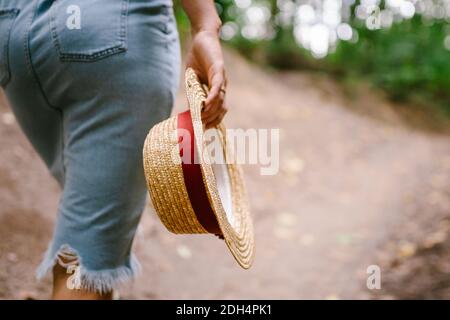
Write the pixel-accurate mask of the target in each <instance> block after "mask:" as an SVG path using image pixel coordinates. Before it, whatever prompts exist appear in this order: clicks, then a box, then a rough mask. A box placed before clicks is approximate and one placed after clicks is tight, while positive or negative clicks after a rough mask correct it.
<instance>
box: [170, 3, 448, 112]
mask: <svg viewBox="0 0 450 320" xmlns="http://www.w3.org/2000/svg"><path fill="white" fill-rule="evenodd" d="M177 2H179V0H175V4H177ZM215 2H216V5H217V9H218V13H219V15H220V17H221V19H222V21H223V23H226V22H229V21H233V22H236V25H242V20H240V19H242V17H241V16H239V15H237V14H236V10H234V9H235V8H234V7H235V2H234V1H233V0H216V1H215ZM265 3H266V4H269V7H270V10H271V15H272V16H271V18H270V20H269V24H271V26H272V28H273V30H274V35H273V37H272V38H271V39H270V40H267V39H262V40H252V39H248V38H245V37H243V36H242V34H241V33H239V32H238V33H237V34H236V36H234V37H233V38H231V39H229V40H227V41H226V43H227V44H228V45H229V46H231V47H233V48H235V49H237V50H238V51H239V52H240V53H241V54H242V55H244V56H246V57H247V58H249V59H251V60H252V61H255V62H256V63H259V64H261V65H263V66H266V67H267V66H268V67H273V68H277V69H289V70H298V69H303V70H304V69H309V70H314V71H321V72H327V73H329V74H331V75H333V76H336V77H338V78H340V79H342V80H344V81H345V80H350V81H348V82H351V83H355V80H356V81H358V79H364V80H368V81H370V82H371V83H373V84H374V85H376V86H377V87H379V88H382V89H383V90H385V91H386V92H387V93H388V95H389V96H390V97H391V98H392V99H394V100H396V101H413V102H418V103H421V104H423V105H425V106H429V107H430V110H439V112H440V113H442V114H443V115H444V116H446V117H450V51H449V50H448V49H446V48H445V47H444V38H445V37H446V35H449V34H450V25H449V23H448V22H445V20H435V21H425V22H424V20H423V19H422V17H421V16H417V15H416V16H415V17H413V18H412V19H407V20H403V21H401V22H394V24H393V25H392V26H391V27H390V28H388V29H379V30H369V29H367V28H366V26H365V25H364V21H361V20H358V19H357V18H355V17H354V15H353V16H352V18H351V20H350V21H349V23H350V25H351V26H352V28H353V29H354V30H356V31H357V34H358V40H357V41H356V42H355V41H339V42H338V43H337V46H336V48H335V49H334V50H332V51H331V52H330V53H329V54H328V55H327V56H326V57H325V58H322V59H316V58H314V57H313V56H312V55H311V54H310V52H309V51H308V50H306V49H304V48H302V47H301V46H299V45H298V44H297V42H296V40H295V38H294V32H293V26H292V24H291V25H284V26H280V25H278V24H277V23H275V16H276V14H277V13H278V8H277V1H276V0H270V1H265ZM354 8H355V6H353V8H352V10H354ZM176 15H177V20H178V23H179V26H180V31H181V34H182V36H183V34H186V33H187V32H188V30H189V21H188V19H187V17H186V15H185V14H184V12H183V11H182V10H181V7H180V6H176ZM436 107H438V108H436Z"/></svg>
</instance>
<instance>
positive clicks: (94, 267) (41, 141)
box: [0, 0, 226, 299]
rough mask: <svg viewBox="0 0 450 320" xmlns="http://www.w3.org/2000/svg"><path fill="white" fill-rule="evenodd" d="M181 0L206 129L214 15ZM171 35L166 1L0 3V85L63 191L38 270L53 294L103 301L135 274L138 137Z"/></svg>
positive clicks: (173, 42) (170, 52)
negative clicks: (202, 86) (203, 91)
mask: <svg viewBox="0 0 450 320" xmlns="http://www.w3.org/2000/svg"><path fill="white" fill-rule="evenodd" d="M182 3H183V7H184V10H185V11H186V13H187V15H188V17H189V19H190V21H191V26H192V47H191V49H190V51H189V54H188V59H187V66H188V67H192V68H194V70H195V71H196V72H197V74H198V75H199V77H200V79H201V80H202V81H204V82H205V83H207V84H208V86H209V88H210V91H209V94H208V97H207V99H206V102H205V109H204V113H203V119H204V122H205V123H206V125H207V126H214V125H216V124H218V123H219V122H220V121H221V120H222V118H223V116H224V115H225V113H226V108H225V106H224V94H225V90H224V88H225V72H224V65H223V57H222V52H221V48H220V43H219V37H218V33H219V28H220V20H219V18H218V16H217V14H216V11H215V7H214V3H213V1H212V0H207V1H206V0H185V1H182ZM178 41H179V40H178V33H177V30H176V25H175V20H174V16H173V10H172V3H171V1H170V0H70V1H69V0H0V84H1V86H2V87H3V88H4V90H5V93H6V96H7V98H8V100H9V103H10V105H11V107H12V109H13V111H14V113H15V115H16V118H17V120H18V122H19V123H20V125H21V127H22V129H23V131H24V132H25V134H26V135H27V137H28V138H29V140H30V141H31V143H32V144H33V146H34V147H35V148H36V150H37V152H38V153H39V154H40V156H41V157H42V159H43V160H44V161H45V163H46V165H47V166H48V168H49V170H50V172H51V173H52V175H53V176H54V177H55V178H56V179H57V181H58V182H59V184H60V185H61V186H62V189H63V192H62V196H61V200H60V204H59V210H58V211H59V212H58V218H57V222H56V226H55V231H54V236H53V239H52V241H51V243H50V246H49V249H48V251H47V253H46V255H45V258H44V260H43V262H42V264H41V266H40V267H39V269H38V276H43V275H45V274H46V273H47V272H48V271H53V280H54V285H53V295H52V297H53V298H54V299H109V298H111V297H112V291H113V290H114V289H115V288H116V286H117V285H118V284H119V283H121V282H125V281H127V280H129V279H131V278H132V277H133V276H134V275H135V272H136V270H137V262H136V260H135V258H134V257H133V255H132V254H131V252H130V248H131V245H132V242H133V238H134V235H135V231H136V227H137V224H138V222H139V219H140V217H141V213H142V210H143V207H144V204H145V198H146V187H145V182H144V176H143V172H142V160H141V155H142V145H143V142H144V139H145V136H146V134H147V132H148V131H149V129H150V128H151V127H152V126H153V125H154V124H155V123H157V122H159V121H161V120H164V119H165V118H167V117H169V115H170V112H171V109H172V105H173V103H174V97H175V94H176V91H177V87H178V80H179V71H180V70H179V68H180V58H179V42H178ZM30 223H32V221H30ZM37 227H38V226H37Z"/></svg>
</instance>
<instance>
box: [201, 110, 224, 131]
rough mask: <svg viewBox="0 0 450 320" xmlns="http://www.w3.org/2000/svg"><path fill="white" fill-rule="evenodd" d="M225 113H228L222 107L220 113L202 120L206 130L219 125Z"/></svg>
mask: <svg viewBox="0 0 450 320" xmlns="http://www.w3.org/2000/svg"><path fill="white" fill-rule="evenodd" d="M227 111H228V110H227V108H225V107H222V108H221V110H220V112H218V113H217V114H215V115H214V116H211V117H209V118H207V119H205V120H203V123H204V124H205V126H206V128H207V129H209V128H212V127H215V126H217V125H218V124H220V123H221V122H222V120H223V118H224V117H225V115H226V113H227Z"/></svg>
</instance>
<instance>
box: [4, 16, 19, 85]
mask: <svg viewBox="0 0 450 320" xmlns="http://www.w3.org/2000/svg"><path fill="white" fill-rule="evenodd" d="M19 11H20V10H18V9H7V10H0V17H5V18H8V19H11V21H10V24H9V26H8V29H7V30H6V41H5V44H4V46H3V47H2V52H3V53H0V54H3V55H4V62H3V68H4V74H3V76H2V77H0V86H6V84H7V83H8V82H9V79H10V76H11V75H10V66H9V52H8V50H9V41H10V37H11V30H12V27H13V25H14V22H15V20H16V17H17V15H18V14H19Z"/></svg>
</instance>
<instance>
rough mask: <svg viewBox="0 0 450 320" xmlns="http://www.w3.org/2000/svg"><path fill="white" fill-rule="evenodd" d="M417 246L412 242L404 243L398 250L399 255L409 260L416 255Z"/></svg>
mask: <svg viewBox="0 0 450 320" xmlns="http://www.w3.org/2000/svg"><path fill="white" fill-rule="evenodd" d="M416 250H417V246H416V245H415V244H414V243H411V242H403V243H402V244H400V246H399V249H398V255H399V256H400V257H401V258H408V257H411V256H413V255H414V254H415V253H416Z"/></svg>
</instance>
